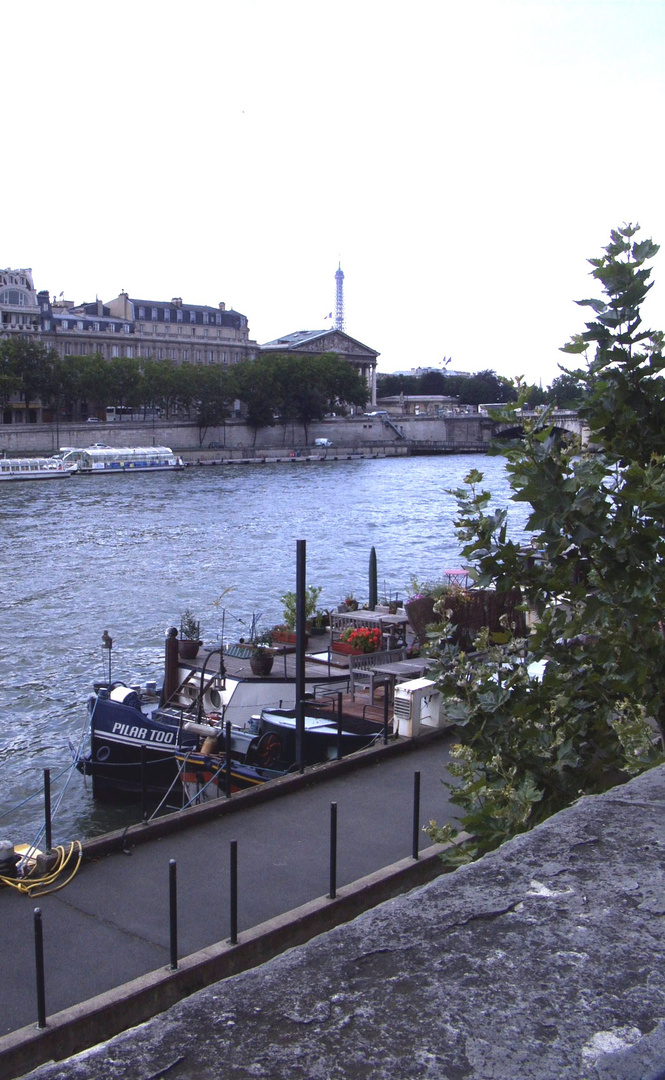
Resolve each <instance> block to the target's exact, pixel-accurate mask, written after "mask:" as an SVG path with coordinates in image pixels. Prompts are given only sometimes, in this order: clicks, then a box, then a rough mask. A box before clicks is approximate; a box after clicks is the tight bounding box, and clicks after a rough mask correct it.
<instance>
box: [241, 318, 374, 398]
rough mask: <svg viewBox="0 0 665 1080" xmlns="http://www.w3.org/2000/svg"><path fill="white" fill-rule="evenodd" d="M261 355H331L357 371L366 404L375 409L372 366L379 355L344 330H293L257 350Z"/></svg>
mask: <svg viewBox="0 0 665 1080" xmlns="http://www.w3.org/2000/svg"><path fill="white" fill-rule="evenodd" d="M261 352H262V353H274V352H286V353H289V354H294V355H296V356H297V355H298V353H303V354H306V355H309V356H312V355H319V354H320V353H327V352H334V353H337V355H338V356H341V357H343V358H344V359H345V360H348V362H349V363H350V364H351V365H352V366H353V367H354V368H355V369H356V371H358V373H359V374H360V375H361V376H362V378H363V379H364V380H365V382H366V383H367V389H368V390H369V400H370V401H371V402H372V404H373V405H376V365H377V360H378V357H379V355H380V353H378V352H377V351H376V350H375V349H370V348H369V346H368V345H363V344H362V342H360V341H356V339H355V338H352V337H350V336H349V335H348V334H347V333H346V332H345V331H344V330H337V329H331V330H296V331H295V332H294V333H292V334H285V335H284V337H281V338H275V340H274V341H267V342H266V343H265V345H262V346H261Z"/></svg>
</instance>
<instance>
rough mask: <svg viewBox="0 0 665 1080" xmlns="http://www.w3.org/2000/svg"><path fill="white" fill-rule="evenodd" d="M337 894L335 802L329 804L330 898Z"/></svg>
mask: <svg viewBox="0 0 665 1080" xmlns="http://www.w3.org/2000/svg"><path fill="white" fill-rule="evenodd" d="M336 896H337V803H336V802H334V803H331V804H330V899H331V900H334V899H335V897H336Z"/></svg>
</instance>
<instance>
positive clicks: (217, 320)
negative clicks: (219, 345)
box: [215, 315, 222, 326]
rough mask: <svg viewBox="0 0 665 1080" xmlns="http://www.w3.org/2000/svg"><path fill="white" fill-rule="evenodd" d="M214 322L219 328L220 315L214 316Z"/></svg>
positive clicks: (220, 323)
mask: <svg viewBox="0 0 665 1080" xmlns="http://www.w3.org/2000/svg"><path fill="white" fill-rule="evenodd" d="M215 322H216V323H217V325H218V326H221V325H222V316H221V315H215Z"/></svg>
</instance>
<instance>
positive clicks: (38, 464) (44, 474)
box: [0, 457, 74, 482]
mask: <svg viewBox="0 0 665 1080" xmlns="http://www.w3.org/2000/svg"><path fill="white" fill-rule="evenodd" d="M73 472H74V466H73V465H71V464H67V465H66V464H64V462H63V461H62V460H61V459H60V458H55V457H50V458H44V457H35V458H0V482H2V481H3V480H66V479H67V478H68V477H70V476H71V475H72V473H73Z"/></svg>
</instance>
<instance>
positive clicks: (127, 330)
mask: <svg viewBox="0 0 665 1080" xmlns="http://www.w3.org/2000/svg"><path fill="white" fill-rule="evenodd" d="M123 330H124V331H125V333H126V334H128V333H129V332H130V330H131V326H130V325H129V323H127V322H126V323H125V324H124V326H123Z"/></svg>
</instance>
